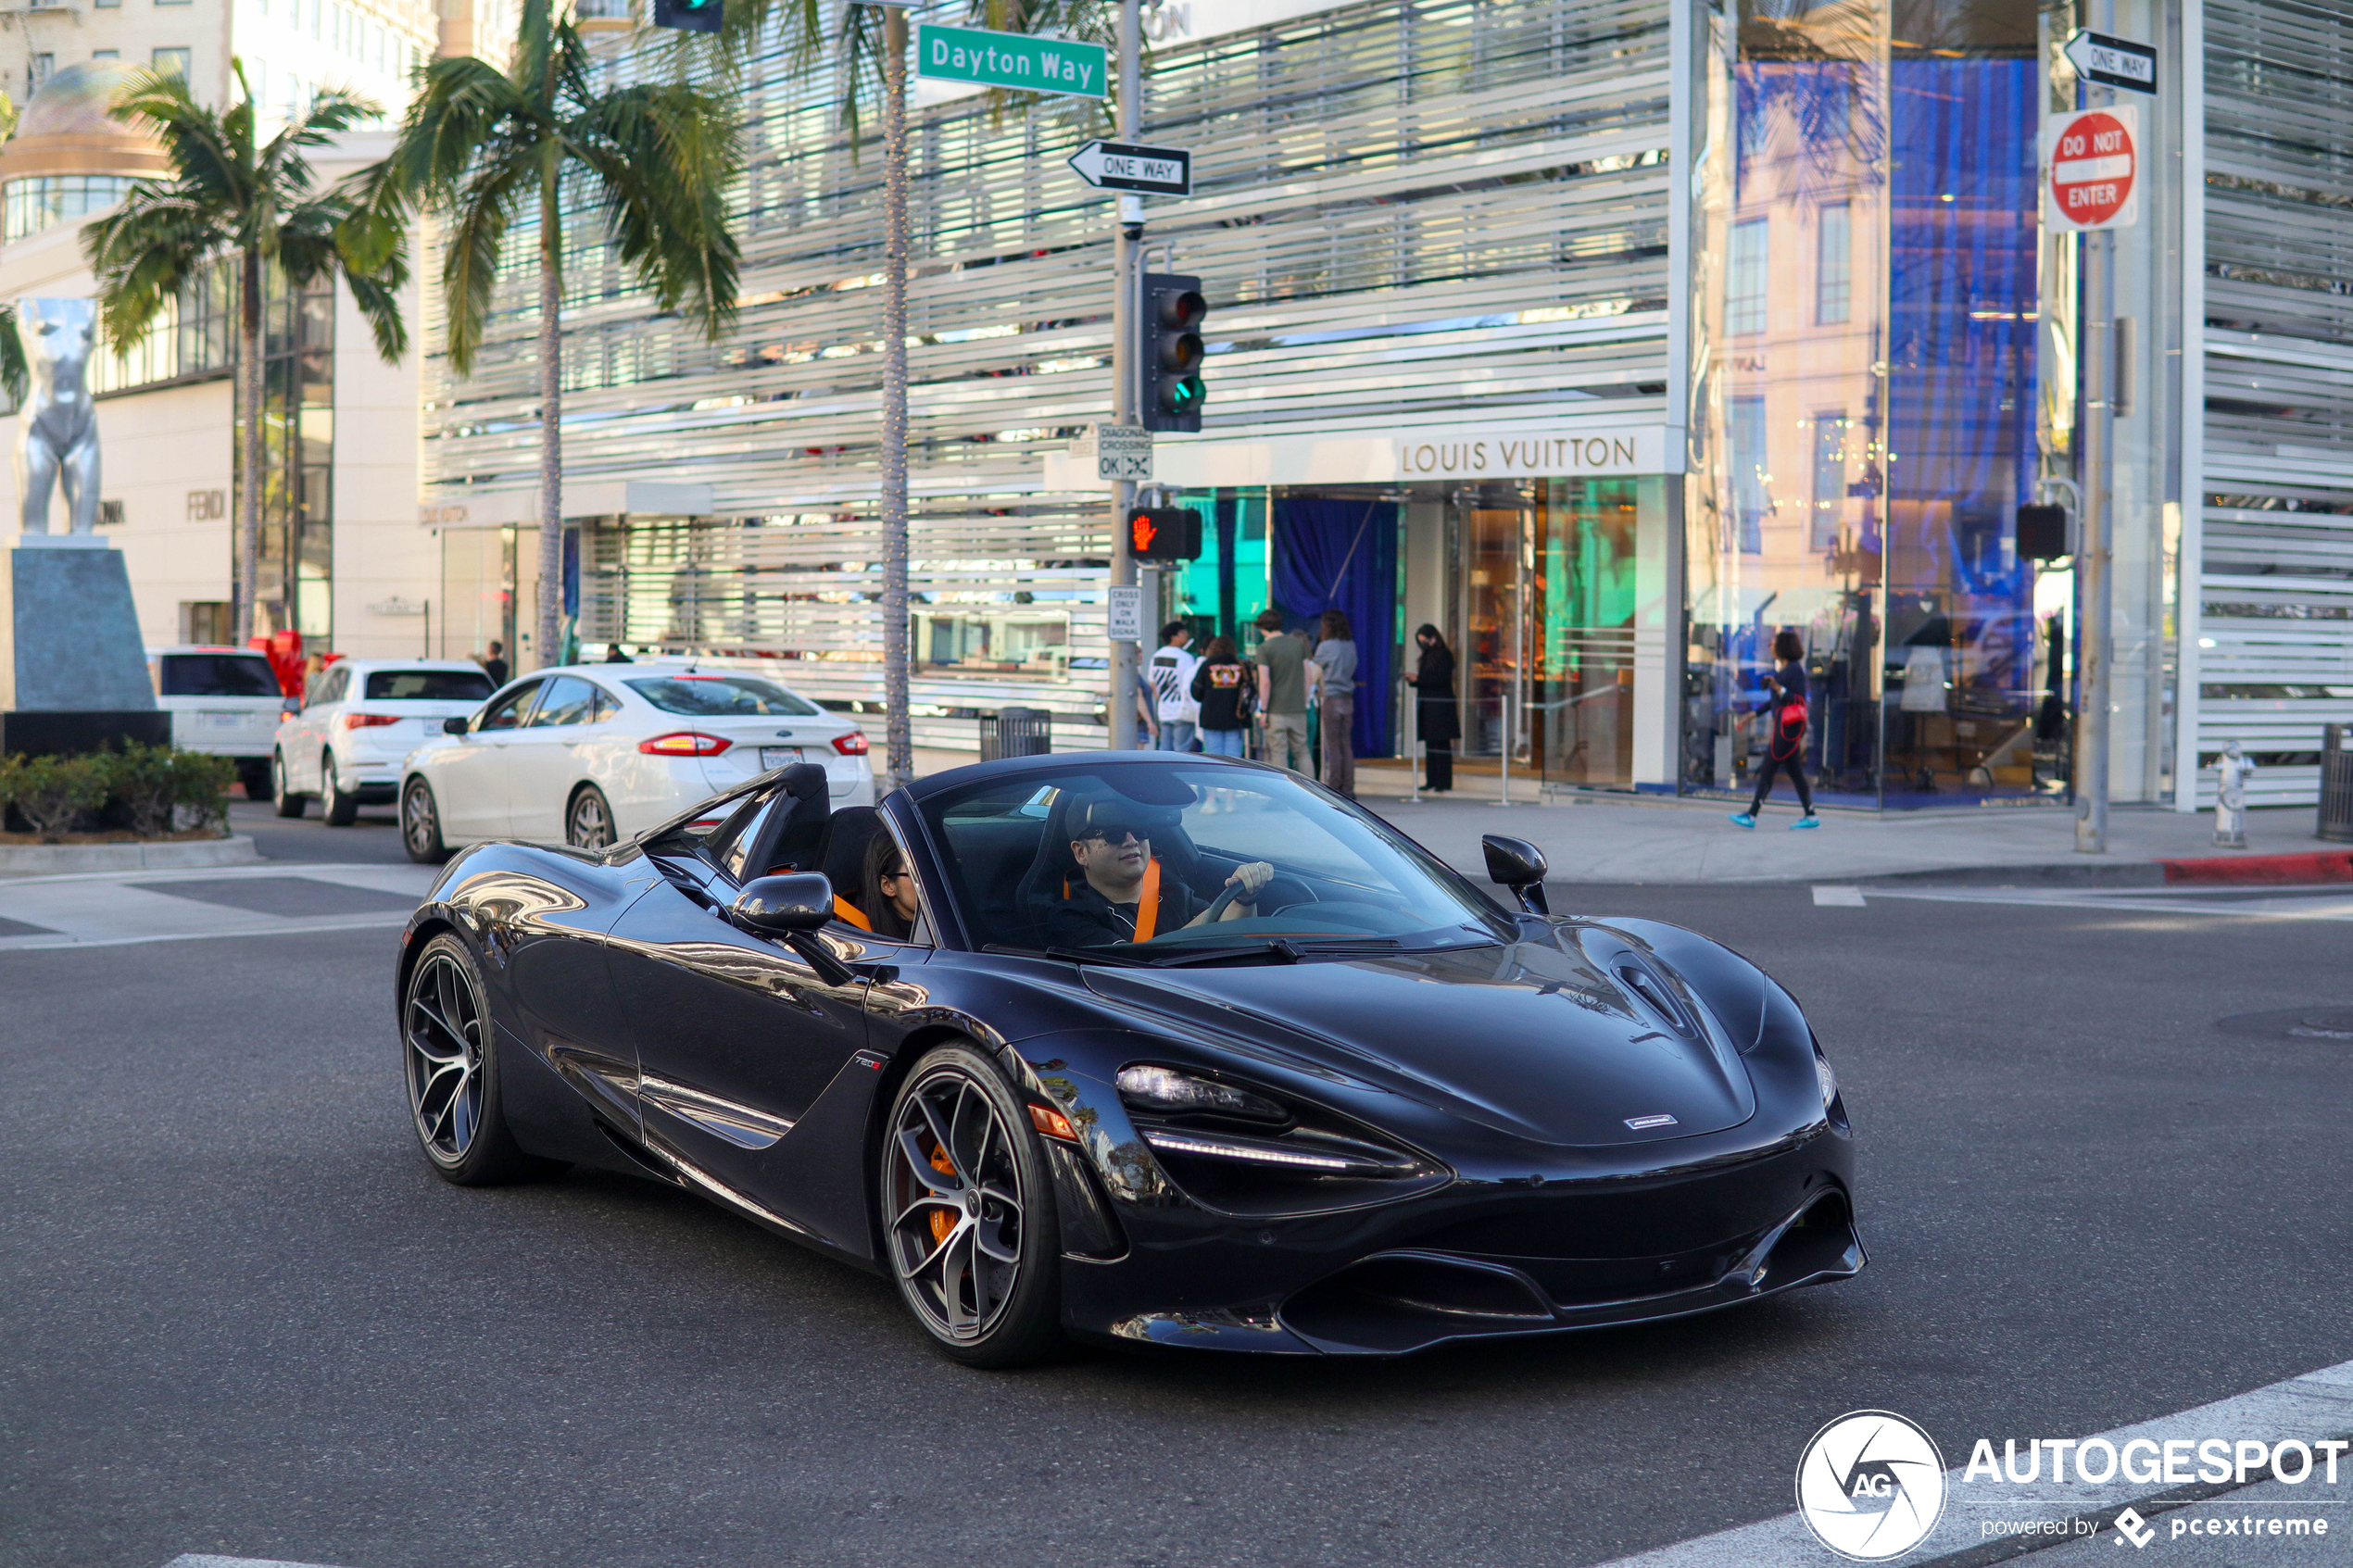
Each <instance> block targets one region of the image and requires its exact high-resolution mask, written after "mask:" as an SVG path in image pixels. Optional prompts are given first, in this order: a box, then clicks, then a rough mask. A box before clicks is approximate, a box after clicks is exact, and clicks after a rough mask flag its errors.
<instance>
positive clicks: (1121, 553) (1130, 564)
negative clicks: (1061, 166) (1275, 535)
mask: <svg viewBox="0 0 2353 1568" xmlns="http://www.w3.org/2000/svg"><path fill="white" fill-rule="evenodd" d="M1143 40H1144V16H1143V0H1120V3H1119V135H1120V139H1121V140H1122V141H1126V142H1133V141H1134V140H1136V138H1137V135H1138V133H1139V130H1140V126H1141V120H1142V119H1143V116H1142V112H1141V110H1142V97H1143V85H1144V73H1143V64H1142V55H1143ZM1143 240H1144V198H1143V197H1141V196H1139V195H1135V194H1122V195H1121V196H1120V198H1119V221H1118V223H1117V225H1116V227H1115V229H1114V234H1113V239H1112V316H1111V320H1112V328H1111V342H1112V350H1111V377H1112V397H1111V407H1112V420H1113V422H1114V423H1115V424H1122V425H1132V424H1137V423H1139V422H1140V420H1141V417H1142V416H1141V412H1140V410H1139V409H1138V408H1137V407H1136V383H1137V380H1138V378H1139V375H1140V374H1141V372H1142V370H1143V367H1142V366H1140V365H1138V364H1136V363H1135V362H1134V354H1135V348H1134V343H1135V336H1136V333H1135V320H1136V261H1137V257H1139V255H1140V254H1141V252H1142V249H1143ZM1135 500H1136V486H1135V485H1134V484H1133V483H1130V482H1129V481H1126V480H1121V481H1119V482H1118V483H1116V484H1114V486H1113V487H1112V514H1111V523H1112V526H1111V580H1112V583H1113V585H1114V586H1115V587H1121V588H1128V587H1133V586H1134V585H1135V583H1136V558H1135V557H1134V555H1132V554H1131V553H1130V552H1129V550H1128V547H1127V529H1126V517H1127V508H1129V507H1131V506H1133V505H1134V504H1135ZM1145 620H1146V621H1147V622H1149V621H1151V615H1150V614H1149V613H1147V615H1146V616H1145ZM1136 658H1137V645H1135V644H1134V643H1131V642H1126V641H1125V640H1119V639H1114V641H1113V643H1112V645H1111V696H1110V702H1111V712H1110V715H1109V717H1110V720H1111V745H1112V749H1113V750H1114V751H1129V750H1133V749H1134V748H1135V745H1136Z"/></svg>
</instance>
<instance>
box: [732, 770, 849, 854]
mask: <svg viewBox="0 0 2353 1568" xmlns="http://www.w3.org/2000/svg"><path fill="white" fill-rule="evenodd" d="M778 783H779V784H782V786H783V789H784V793H785V794H786V795H787V796H789V797H792V806H791V809H788V810H772V811H770V812H769V813H768V815H767V816H766V817H765V818H764V819H762V820H761V823H760V825H759V826H758V827H755V828H754V829H752V834H753V838H752V841H751V847H750V848H749V849H748V850H746V851H745V853H744V867H745V870H746V872H748V873H749V874H750V875H755V876H777V875H781V874H783V873H784V872H810V871H815V870H817V869H818V867H819V865H820V863H821V860H820V857H821V853H822V851H823V848H824V842H825V824H826V822H827V821H828V819H829V818H830V817H831V816H832V814H833V803H832V801H831V799H830V798H829V797H828V796H827V794H826V790H825V770H824V769H823V768H821V767H819V766H818V765H817V764H816V763H814V762H796V763H794V764H793V765H792V766H791V767H789V768H786V770H785V771H784V776H783V778H781V779H780V780H779V781H778ZM777 805H778V806H779V807H781V806H783V805H784V801H783V800H782V799H779V800H778V801H777ZM754 867H757V868H759V869H758V870H757V871H753V870H752V868H754Z"/></svg>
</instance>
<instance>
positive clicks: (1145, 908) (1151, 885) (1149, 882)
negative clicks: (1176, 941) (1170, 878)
mask: <svg viewBox="0 0 2353 1568" xmlns="http://www.w3.org/2000/svg"><path fill="white" fill-rule="evenodd" d="M1159 929H1160V859H1159V857H1158V856H1154V857H1153V858H1152V859H1151V860H1150V861H1148V862H1146V864H1145V866H1144V890H1143V891H1142V892H1141V893H1139V894H1138V895H1137V897H1136V940H1137V941H1139V942H1149V941H1151V939H1152V934H1153V933H1154V932H1156V931H1158V930H1159Z"/></svg>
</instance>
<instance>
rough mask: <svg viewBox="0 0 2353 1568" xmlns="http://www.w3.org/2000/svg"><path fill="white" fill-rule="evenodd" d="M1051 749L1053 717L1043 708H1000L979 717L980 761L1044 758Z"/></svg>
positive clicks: (1052, 745) (1052, 744)
mask: <svg viewBox="0 0 2353 1568" xmlns="http://www.w3.org/2000/svg"><path fill="white" fill-rule="evenodd" d="M1053 749H1054V716H1053V715H1052V714H1051V713H1050V712H1048V711H1047V710H1046V709H1042V708H1000V709H998V710H997V711H996V712H994V713H984V714H982V715H981V716H980V759H981V760H982V761H983V762H994V761H996V760H997V759H999V758H1000V757H1043V756H1045V755H1046V754H1047V753H1048V752H1050V751H1051V750H1053Z"/></svg>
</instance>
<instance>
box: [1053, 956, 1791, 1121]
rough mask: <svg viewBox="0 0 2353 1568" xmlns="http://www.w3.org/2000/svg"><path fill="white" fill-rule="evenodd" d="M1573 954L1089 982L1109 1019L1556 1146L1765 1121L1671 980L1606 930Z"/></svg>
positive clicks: (1732, 1063) (1692, 1002) (1141, 973)
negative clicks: (1152, 1015)
mask: <svg viewBox="0 0 2353 1568" xmlns="http://www.w3.org/2000/svg"><path fill="white" fill-rule="evenodd" d="M1557 936H1558V940H1557V943H1552V942H1537V941H1523V942H1516V943H1512V944H1509V945H1505V946H1497V947H1471V948H1465V949H1457V950H1455V951H1452V952H1433V953H1403V954H1398V955H1394V956H1390V955H1384V956H1380V957H1373V958H1364V959H1350V960H1332V959H1311V960H1307V961H1305V962H1302V963H1298V964H1242V965H1227V966H1217V967H1210V968H1198V969H1171V970H1151V969H1125V968H1111V967H1108V966H1089V967H1088V969H1087V971H1086V977H1087V984H1088V987H1089V988H1090V989H1092V990H1093V991H1094V992H1095V994H1096V995H1098V996H1100V997H1103V998H1104V999H1106V1000H1108V1001H1115V1002H1118V1003H1120V1004H1122V1005H1123V1006H1126V1007H1129V1008H1140V1009H1145V1010H1151V1011H1154V1012H1159V1013H1163V1014H1166V1015H1170V1016H1171V1017H1172V1018H1175V1019H1182V1020H1189V1021H1193V1022H1199V1023H1202V1024H1204V1025H1207V1026H1208V1027H1209V1028H1211V1029H1214V1030H1215V1031H1216V1032H1218V1033H1221V1034H1227V1035H1234V1034H1243V1035H1250V1036H1252V1037H1253V1038H1255V1039H1257V1040H1260V1041H1263V1042H1264V1043H1265V1044H1266V1045H1267V1046H1269V1047H1275V1048H1276V1049H1277V1050H1280V1051H1282V1052H1283V1053H1285V1054H1287V1055H1290V1056H1294V1057H1303V1058H1306V1059H1307V1060H1309V1061H1311V1062H1314V1063H1315V1064H1317V1065H1320V1066H1322V1067H1325V1068H1327V1069H1329V1070H1331V1071H1334V1072H1338V1073H1345V1074H1347V1075H1348V1076H1350V1077H1353V1078H1356V1079H1359V1080H1361V1081H1364V1082H1367V1083H1373V1084H1377V1085H1379V1086H1381V1087H1383V1088H1387V1089H1390V1090H1392V1091H1395V1092H1397V1093H1401V1094H1405V1095H1410V1096H1413V1097H1414V1098H1419V1099H1422V1100H1425V1101H1428V1102H1430V1103H1434V1104H1439V1105H1442V1106H1444V1107H1445V1108H1446V1109H1447V1110H1452V1111H1453V1112H1454V1113H1455V1114H1457V1115H1461V1116H1464V1117H1466V1118H1468V1119H1470V1120H1472V1121H1476V1122H1478V1123H1483V1124H1484V1125H1487V1126H1489V1127H1492V1128H1494V1129H1496V1130H1497V1131H1500V1132H1506V1133H1510V1134H1514V1135H1517V1136H1520V1137H1525V1138H1531V1139H1534V1140H1537V1141H1539V1142H1542V1143H1552V1144H1573V1145H1579V1146H1587V1147H1596V1146H1604V1145H1617V1144H1630V1143H1645V1142H1652V1141H1655V1140H1658V1139H1662V1138H1676V1137H1690V1136H1693V1135H1698V1134H1702V1133H1713V1132H1719V1131H1721V1130H1723V1129H1724V1128H1727V1127H1733V1126H1737V1125H1739V1124H1740V1123H1743V1122H1745V1121H1747V1120H1748V1118H1749V1117H1750V1115H1752V1114H1753V1113H1754V1112H1755V1109H1756V1098H1755V1091H1754V1089H1753V1088H1752V1087H1751V1085H1750V1084H1749V1079H1748V1073H1747V1070H1746V1069H1745V1067H1744V1066H1743V1063H1742V1061H1741V1058H1740V1054H1739V1051H1738V1049H1737V1048H1736V1047H1735V1044H1734V1037H1733V1036H1732V1035H1728V1033H1727V1032H1726V1029H1725V1027H1724V1025H1723V1023H1722V1022H1718V1020H1716V1019H1714V1018H1713V1017H1711V1016H1710V1015H1709V1014H1708V1012H1707V1010H1705V1008H1704V1007H1702V1006H1701V1005H1700V1004H1699V1002H1698V1001H1697V999H1696V998H1695V997H1693V996H1692V993H1691V991H1690V989H1689V988H1688V987H1686V986H1685V985H1683V984H1682V982H1681V980H1680V978H1679V977H1677V976H1676V975H1675V974H1674V972H1672V971H1671V970H1670V969H1668V968H1667V966H1666V965H1664V964H1662V963H1660V962H1659V960H1657V959H1656V958H1655V957H1653V956H1651V955H1650V954H1649V953H1648V952H1647V951H1646V950H1645V949H1644V948H1642V947H1638V946H1637V945H1636V944H1634V943H1633V942H1630V941H1629V939H1628V938H1627V937H1626V936H1624V935H1619V934H1618V933H1616V932H1613V931H1610V930H1609V929H1608V928H1606V927H1603V926H1592V925H1582V926H1563V927H1562V928H1560V929H1559V931H1558V933H1557ZM1645 991H1646V992H1648V993H1649V999H1645V997H1644V996H1643V994H1642V993H1643V992H1645ZM1661 1004H1663V1005H1661ZM1752 1022H1753V1021H1752ZM1660 1117H1672V1118H1673V1119H1674V1120H1673V1121H1672V1122H1662V1121H1657V1120H1655V1119H1656V1118H1660ZM1635 1123H1641V1124H1640V1125H1636V1124H1635Z"/></svg>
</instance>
